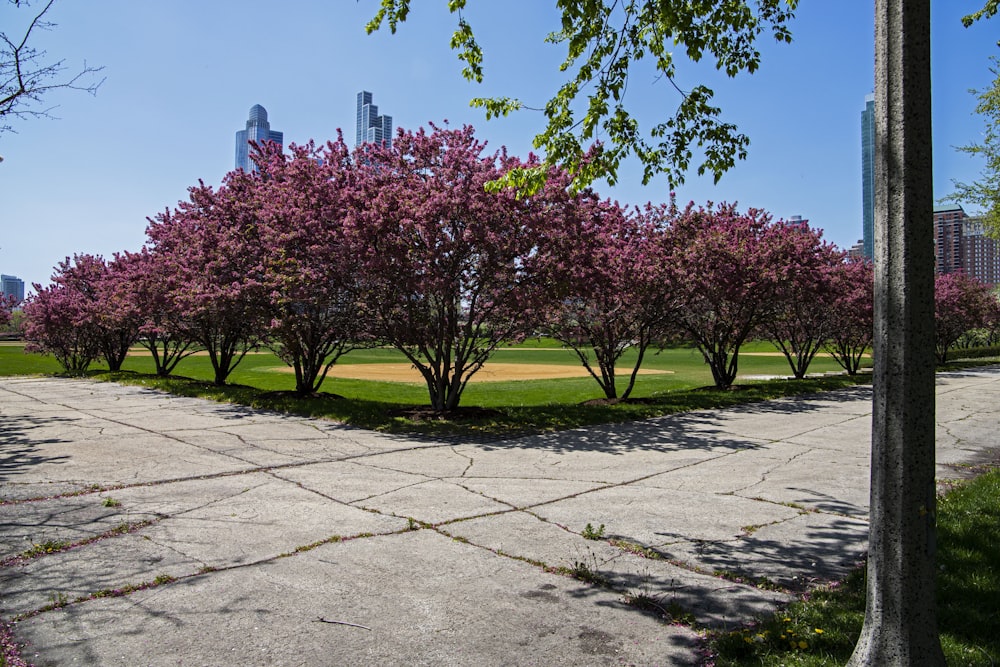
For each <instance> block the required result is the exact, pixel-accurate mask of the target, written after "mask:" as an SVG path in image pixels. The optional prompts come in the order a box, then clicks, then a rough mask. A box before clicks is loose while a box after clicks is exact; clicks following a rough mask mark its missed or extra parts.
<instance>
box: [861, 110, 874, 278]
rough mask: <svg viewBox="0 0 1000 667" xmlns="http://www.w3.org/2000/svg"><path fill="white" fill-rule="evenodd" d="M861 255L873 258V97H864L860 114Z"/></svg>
mask: <svg viewBox="0 0 1000 667" xmlns="http://www.w3.org/2000/svg"><path fill="white" fill-rule="evenodd" d="M861 196H862V207H863V208H862V216H861V231H862V236H861V242H862V244H863V246H862V253H863V254H864V256H865V257H867V258H868V259H872V258H874V257H875V96H874V95H865V110H864V111H862V112H861Z"/></svg>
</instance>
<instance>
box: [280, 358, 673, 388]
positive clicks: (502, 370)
mask: <svg viewBox="0 0 1000 667" xmlns="http://www.w3.org/2000/svg"><path fill="white" fill-rule="evenodd" d="M274 370H277V371H281V372H284V373H291V372H293V371H292V369H291V368H289V367H287V366H281V367H275V369H274ZM666 373H673V371H661V370H653V369H640V370H639V374H640V375H662V374H666ZM329 377H335V378H345V379H350V380H380V381H383V382H413V383H418V384H422V383H423V381H424V378H423V376H422V375H420V372H419V371H418V370H417V369H416V368H414V367H413V366H412V365H411V364H408V363H394V364H338V365H335V366H334V367H333V368H331V369H330V373H329ZM579 377H588V374H587V371H586V369H585V368H584V367H583V366H563V365H560V364H505V363H499V362H498V363H489V364H486V365H485V366H483V368H482V370H480V371H479V372H478V373H476V374H475V375H473V376H472V379H471V380H470V382H508V381H511V380H551V379H556V378H579Z"/></svg>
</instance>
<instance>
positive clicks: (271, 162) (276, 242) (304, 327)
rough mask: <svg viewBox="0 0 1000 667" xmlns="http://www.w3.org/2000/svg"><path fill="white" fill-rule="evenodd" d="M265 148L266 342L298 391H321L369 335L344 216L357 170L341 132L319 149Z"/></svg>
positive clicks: (261, 191)
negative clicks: (269, 311) (344, 358)
mask: <svg viewBox="0 0 1000 667" xmlns="http://www.w3.org/2000/svg"><path fill="white" fill-rule="evenodd" d="M290 151H291V155H290V156H289V155H285V154H283V153H282V152H281V150H280V149H279V148H278V147H277V146H275V145H271V146H266V147H264V148H262V149H261V151H260V152H259V153H258V156H257V161H258V164H259V165H260V166H261V169H262V171H263V173H264V174H265V178H264V179H262V182H261V183H260V185H259V187H258V189H257V197H258V206H259V209H260V213H259V216H260V226H261V231H260V235H261V243H262V246H263V247H264V249H265V252H264V254H263V261H264V267H265V278H264V283H265V286H266V288H267V291H268V294H269V298H270V303H271V306H272V319H271V322H270V341H271V345H272V347H273V349H274V351H275V353H276V354H277V355H278V356H279V357H280V358H281V359H282V360H283V361H284V362H285V363H287V364H288V365H290V366H291V367H292V368H293V369H294V370H295V390H296V393H298V394H300V395H308V394H313V393H315V392H317V391H319V389H320V386H321V385H322V383H323V381H324V379H325V378H326V375H327V373H328V372H329V370H330V368H331V367H332V366H333V364H334V363H336V361H337V360H338V359H339V358H340V357H341V356H342V355H344V354H346V353H347V352H349V351H350V350H353V349H356V348H357V347H358V346H359V345H362V344H364V343H365V342H366V341H367V340H368V339H369V338H370V336H369V333H368V327H367V326H366V321H365V319H364V317H363V316H362V315H363V313H362V310H361V307H360V299H361V297H360V295H359V282H358V279H357V276H358V270H359V264H360V262H359V260H358V255H357V253H356V252H355V251H354V248H353V247H352V246H351V245H350V244H349V239H348V238H347V236H346V234H345V225H344V221H345V219H346V217H347V215H348V212H349V211H350V210H351V209H352V207H356V206H361V205H363V202H358V201H356V196H357V187H356V181H357V180H358V179H357V170H356V169H354V167H353V163H352V160H351V155H350V151H349V149H348V148H347V146H346V144H345V143H344V141H343V137H342V136H338V138H337V141H336V142H329V143H327V145H326V146H325V147H323V148H322V149H316V148H315V146H314V145H313V144H311V143H310V144H308V145H306V146H294V145H293V146H292V147H291V148H290Z"/></svg>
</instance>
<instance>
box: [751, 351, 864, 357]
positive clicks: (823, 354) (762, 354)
mask: <svg viewBox="0 0 1000 667" xmlns="http://www.w3.org/2000/svg"><path fill="white" fill-rule="evenodd" d="M740 356H741V357H744V356H746V357H783V356H785V354H784V353H783V352H740ZM816 356H817V357H832V356H833V355H832V354H830V353H829V352H817V353H816ZM861 356H863V357H870V356H871V355H870V354H863V355H861Z"/></svg>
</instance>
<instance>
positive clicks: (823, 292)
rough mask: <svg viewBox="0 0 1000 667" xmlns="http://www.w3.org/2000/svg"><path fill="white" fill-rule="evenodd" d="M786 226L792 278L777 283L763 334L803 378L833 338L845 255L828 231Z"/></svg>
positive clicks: (798, 225) (761, 328)
mask: <svg viewBox="0 0 1000 667" xmlns="http://www.w3.org/2000/svg"><path fill="white" fill-rule="evenodd" d="M785 225H786V227H787V241H788V244H789V250H790V251H791V254H790V255H789V257H788V266H787V267H786V270H787V275H786V277H785V279H784V280H782V281H780V282H779V283H778V284H777V289H776V291H775V302H774V304H773V306H774V310H773V312H772V313H771V314H770V316H768V317H766V318H764V319H763V321H762V324H761V327H760V331H761V333H762V334H763V336H764V337H765V338H767V339H768V340H770V341H771V342H772V343H774V345H775V346H776V347H777V348H778V349H779V350H781V352H782V354H784V355H785V359H787V360H788V365H789V366H790V367H791V369H792V374H793V375H794V376H795V377H797V378H799V379H801V378H803V377H805V374H806V372H807V371H808V370H809V364H810V363H811V362H812V360H813V358H815V356H816V353H817V352H819V351H820V349H822V347H823V345H824V344H825V343H826V341H827V340H828V338H829V337H830V335H831V334H832V328H833V322H834V301H835V299H836V293H835V292H834V286H833V279H832V278H833V272H834V271H835V270H836V267H838V266H839V265H840V264H842V263H843V257H844V255H843V253H842V252H839V251H837V249H836V248H835V247H834V246H832V245H830V244H828V243H824V242H823V241H822V238H821V237H822V232H820V231H819V230H815V229H811V228H810V227H809V225H808V224H807V223H805V222H801V223H794V222H792V223H785Z"/></svg>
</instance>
